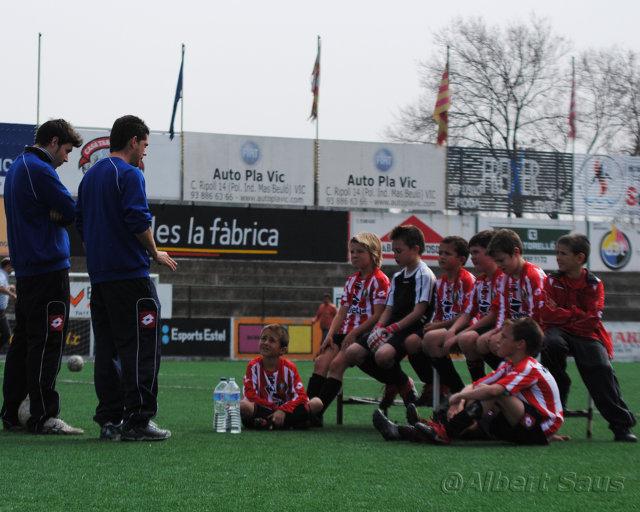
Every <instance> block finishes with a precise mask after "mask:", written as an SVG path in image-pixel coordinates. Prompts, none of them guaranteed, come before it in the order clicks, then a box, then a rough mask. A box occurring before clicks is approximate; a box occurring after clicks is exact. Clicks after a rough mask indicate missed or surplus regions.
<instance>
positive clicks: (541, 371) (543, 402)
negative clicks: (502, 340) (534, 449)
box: [473, 356, 564, 439]
mask: <svg viewBox="0 0 640 512" xmlns="http://www.w3.org/2000/svg"><path fill="white" fill-rule="evenodd" d="M480 383H482V384H500V385H501V386H504V387H505V389H506V390H507V392H508V393H509V394H510V395H512V396H515V397H517V398H519V399H520V400H522V401H523V402H525V403H527V404H529V405H531V406H532V407H534V408H535V409H536V410H537V411H538V413H539V414H540V420H541V422H540V427H541V428H542V431H543V432H544V434H545V435H546V436H547V439H549V438H550V437H551V436H552V435H553V434H555V433H556V432H557V431H558V429H559V428H560V426H561V425H562V423H563V422H564V415H563V412H562V403H561V402H560V392H559V391H558V385H557V384H556V381H555V379H554V378H553V376H552V375H551V373H549V370H547V369H546V368H545V367H544V366H542V365H541V364H540V363H539V362H538V361H536V360H535V359H534V358H533V357H531V356H527V357H526V358H524V359H523V360H522V361H520V362H519V363H518V364H516V365H514V364H513V362H512V361H505V362H503V363H502V364H500V366H498V369H497V370H495V371H493V372H492V373H490V374H489V375H487V376H485V377H482V378H481V379H479V380H477V381H476V382H474V383H473V386H474V387H476V386H477V385H478V384H480Z"/></svg>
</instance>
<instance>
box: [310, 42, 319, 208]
mask: <svg viewBox="0 0 640 512" xmlns="http://www.w3.org/2000/svg"><path fill="white" fill-rule="evenodd" d="M316 66H317V70H316V67H315V66H314V71H315V72H316V76H315V82H316V83H315V84H314V85H315V87H314V89H315V91H314V110H313V111H312V115H313V112H315V121H316V140H315V141H314V143H313V205H314V206H315V207H316V208H317V207H318V203H319V190H318V188H319V187H318V174H319V172H318V167H319V158H320V155H319V153H320V142H319V133H320V127H319V125H320V121H319V115H318V114H319V109H318V103H320V101H319V98H320V94H319V92H320V90H319V89H320V36H319V35H318V56H317V58H316Z"/></svg>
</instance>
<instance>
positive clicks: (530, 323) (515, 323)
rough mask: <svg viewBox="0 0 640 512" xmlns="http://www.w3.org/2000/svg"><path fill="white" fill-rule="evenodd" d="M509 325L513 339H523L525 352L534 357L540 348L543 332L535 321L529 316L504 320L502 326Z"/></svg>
mask: <svg viewBox="0 0 640 512" xmlns="http://www.w3.org/2000/svg"><path fill="white" fill-rule="evenodd" d="M507 326H509V327H511V329H512V331H511V332H512V333H513V339H514V341H520V340H524V342H525V344H526V345H527V354H529V355H530V356H531V357H536V356H537V355H538V353H539V352H540V349H541V348H542V340H543V338H544V334H543V333H542V329H540V326H539V325H538V324H537V323H536V321H535V320H534V319H533V318H531V317H530V316H525V317H522V318H518V319H515V320H514V319H508V320H505V322H504V325H503V327H507Z"/></svg>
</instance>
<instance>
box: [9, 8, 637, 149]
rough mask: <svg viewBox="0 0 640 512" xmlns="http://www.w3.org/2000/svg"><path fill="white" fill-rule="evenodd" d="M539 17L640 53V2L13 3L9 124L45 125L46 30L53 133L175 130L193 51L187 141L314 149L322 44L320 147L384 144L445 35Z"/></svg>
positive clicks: (586, 42) (593, 43) (586, 38)
mask: <svg viewBox="0 0 640 512" xmlns="http://www.w3.org/2000/svg"><path fill="white" fill-rule="evenodd" d="M532 12H535V13H536V15H537V16H539V17H546V18H549V19H550V20H551V23H552V26H553V29H554V30H555V32H556V33H558V34H559V35H563V36H565V37H567V38H568V39H570V40H571V41H573V43H574V45H575V51H576V53H577V52H578V51H579V50H582V49H585V48H587V47H610V46H612V45H619V46H623V47H626V48H629V49H634V50H636V51H640V30H639V29H638V20H640V16H639V14H640V4H639V3H636V2H632V1H631V0H626V1H620V0H609V1H607V2H603V1H602V0H599V1H594V0H582V1H568V0H567V1H563V0H555V1H552V0H537V1H535V2H532V1H528V0H520V1H514V0H509V1H503V0H495V1H484V0H450V1H449V2H430V1H426V0H407V1H403V0H397V1H396V2H389V1H380V0H340V1H338V0H316V1H314V2H308V1H305V0H297V1H289V0H287V1H279V0H269V1H266V0H240V1H237V2H233V1H228V0H226V1H221V0H208V1H207V0H199V1H193V0H180V1H167V0H156V1H153V2H152V1H146V0H127V1H124V0H110V1H108V2H95V1H93V0H82V1H74V0H59V1H57V2H56V1H54V2H51V1H46V2H45V1H44V0H33V1H31V0H20V1H10V0H5V1H3V2H2V4H1V6H0V122H10V123H35V122H36V98H37V55H38V32H41V33H42V43H41V44H42V53H41V81H40V83H41V92H40V120H41V122H42V121H45V120H47V119H50V118H52V117H64V118H65V119H67V120H69V121H70V122H71V123H73V124H74V125H76V126H80V127H110V126H111V124H112V123H113V120H114V119H115V118H117V117H119V116H121V115H123V114H136V115H139V116H140V117H142V118H143V119H144V120H145V121H146V122H147V124H148V125H149V127H150V128H151V129H152V130H168V128H169V122H170V118H171V108H172V105H173V97H174V94H175V88H176V82H177V78H178V70H179V67H180V55H181V44H182V43H184V44H185V46H186V52H185V64H184V130H185V131H199V132H209V133H228V134H244V135H263V136H276V137H297V138H313V137H314V136H315V124H314V123H312V122H309V121H307V118H308V116H309V112H310V109H311V103H312V95H311V92H310V76H311V70H312V68H313V64H314V61H315V58H316V51H317V36H318V35H320V36H321V38H322V73H321V83H320V113H319V133H320V138H322V139H337V140H361V141H382V140H384V131H385V128H386V127H388V126H389V125H390V124H391V123H392V122H393V120H394V116H395V114H397V112H398V110H399V109H400V108H401V107H402V106H404V105H406V104H408V103H411V102H412V101H414V100H415V99H416V98H418V96H419V95H420V88H419V83H418V80H419V76H418V68H417V64H418V62H420V61H422V60H425V59H428V58H429V57H430V56H431V55H432V53H433V52H434V51H436V50H435V48H434V47H433V45H432V39H433V33H434V32H435V31H437V30H439V29H440V28H442V27H443V26H445V25H446V24H447V23H448V22H450V21H451V20H452V19H453V18H454V17H456V16H483V17H484V18H485V20H486V21H487V22H488V23H489V24H504V23H506V22H508V21H512V20H527V19H528V17H529V16H530V14H531V13H532ZM443 61H444V56H443ZM435 96H436V91H434V92H433V98H434V102H435ZM453 101H455V96H454V97H453ZM568 102H569V99H568V98H567V109H568ZM579 108H580V107H579V105H578V110H579ZM178 114H179V112H178ZM176 123H177V128H178V130H179V127H180V121H179V119H177V121H176Z"/></svg>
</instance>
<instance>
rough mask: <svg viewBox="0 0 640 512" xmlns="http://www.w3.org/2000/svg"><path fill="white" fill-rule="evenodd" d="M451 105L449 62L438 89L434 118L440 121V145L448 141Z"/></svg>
mask: <svg viewBox="0 0 640 512" xmlns="http://www.w3.org/2000/svg"><path fill="white" fill-rule="evenodd" d="M450 107H451V96H450V95H449V62H448V61H447V65H446V66H445V67H444V72H443V73H442V80H441V81H440V89H438V99H437V100H436V108H435V110H434V111H433V118H434V119H435V120H436V123H438V146H442V144H444V143H445V142H446V141H447V135H448V130H449V115H448V113H447V111H448V110H449V108H450Z"/></svg>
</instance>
